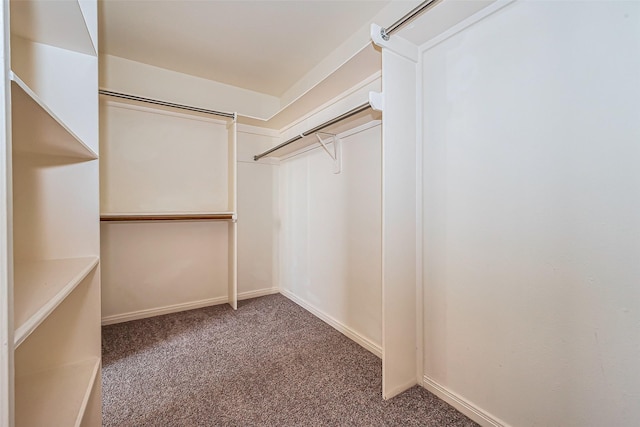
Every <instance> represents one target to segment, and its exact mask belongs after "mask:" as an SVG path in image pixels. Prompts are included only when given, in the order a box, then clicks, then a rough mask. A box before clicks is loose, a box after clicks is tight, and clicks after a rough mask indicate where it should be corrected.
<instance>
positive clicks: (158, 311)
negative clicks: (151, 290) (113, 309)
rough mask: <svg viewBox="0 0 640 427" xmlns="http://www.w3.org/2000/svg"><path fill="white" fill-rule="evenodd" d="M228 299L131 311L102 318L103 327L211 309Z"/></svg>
mask: <svg viewBox="0 0 640 427" xmlns="http://www.w3.org/2000/svg"><path fill="white" fill-rule="evenodd" d="M227 302H228V299H227V297H226V296H224V297H217V298H208V299H203V300H199V301H193V302H186V303H182V304H173V305H167V306H164V307H157V308H149V309H146V310H139V311H131V312H129V313H123V314H114V315H112V316H106V317H103V318H102V324H103V325H112V324H114V323H122V322H128V321H130V320H138V319H146V318H147V317H155V316H162V315H163V314H169V313H177V312H179V311H187V310H193V309H196V308H202V307H209V306H211V305H218V304H226V303H227Z"/></svg>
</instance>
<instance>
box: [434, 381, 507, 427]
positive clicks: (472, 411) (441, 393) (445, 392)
mask: <svg viewBox="0 0 640 427" xmlns="http://www.w3.org/2000/svg"><path fill="white" fill-rule="evenodd" d="M422 386H423V387H424V388H426V389H427V390H429V391H430V392H431V393H433V394H435V395H436V396H438V397H439V398H440V399H442V400H444V401H445V402H447V403H448V404H449V405H451V406H453V407H454V408H456V409H457V410H458V411H460V412H462V413H463V414H464V415H466V416H467V417H469V418H471V419H472V420H473V421H475V422H476V423H478V424H480V425H481V426H483V427H511V426H510V425H509V424H507V423H505V422H504V421H502V420H500V419H499V418H497V417H494V416H493V415H491V414H489V413H488V412H486V411H484V410H482V409H480V408H479V407H477V406H476V405H474V404H473V403H471V402H469V401H468V400H466V399H465V398H463V397H462V396H460V395H458V394H456V393H454V392H453V391H451V390H449V389H448V388H446V387H445V386H443V385H441V384H439V383H438V382H436V381H434V380H432V379H431V378H429V377H427V376H426V375H425V376H424V377H423V379H422Z"/></svg>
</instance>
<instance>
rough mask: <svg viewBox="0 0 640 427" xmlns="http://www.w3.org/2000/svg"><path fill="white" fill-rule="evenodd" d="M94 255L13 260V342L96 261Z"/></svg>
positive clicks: (18, 341) (19, 340)
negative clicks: (14, 328)
mask: <svg viewBox="0 0 640 427" xmlns="http://www.w3.org/2000/svg"><path fill="white" fill-rule="evenodd" d="M98 260H99V258H98V257H96V256H93V257H86V258H68V259H57V260H47V261H36V262H28V263H17V264H16V268H15V278H14V322H15V325H16V330H15V337H14V344H15V346H16V347H17V346H19V345H20V344H21V343H22V342H23V341H24V340H25V339H26V338H27V337H28V336H29V335H30V334H31V333H32V332H33V331H34V330H35V329H36V328H37V327H38V325H40V323H42V321H43V320H44V319H46V318H47V316H49V314H51V312H53V310H55V308H56V307H57V306H58V305H59V304H60V303H61V302H62V301H64V299H65V298H66V297H67V296H68V295H69V294H70V293H71V292H72V291H73V290H74V289H75V288H76V286H78V284H80V282H82V280H83V279H84V278H85V277H87V275H88V274H89V273H90V272H91V271H92V270H93V269H94V268H95V266H96V265H97V264H98Z"/></svg>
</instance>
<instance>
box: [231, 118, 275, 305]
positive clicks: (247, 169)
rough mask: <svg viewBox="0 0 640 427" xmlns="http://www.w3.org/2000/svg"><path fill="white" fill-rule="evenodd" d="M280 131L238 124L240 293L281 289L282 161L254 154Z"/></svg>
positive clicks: (244, 295) (269, 144)
mask: <svg viewBox="0 0 640 427" xmlns="http://www.w3.org/2000/svg"><path fill="white" fill-rule="evenodd" d="M277 134H278V133H277V132H274V131H269V130H266V129H259V128H253V127H251V126H243V125H239V126H238V295H239V297H240V298H249V297H255V296H259V295H264V294H268V293H275V292H277V291H278V264H277V262H278V250H279V249H278V227H279V222H278V221H279V213H278V168H279V167H278V164H277V162H274V161H270V160H268V159H265V160H261V161H259V162H254V160H253V156H254V155H256V154H258V153H261V152H263V151H265V150H267V149H268V148H271V147H273V146H274V145H276V144H277V143H278V138H277Z"/></svg>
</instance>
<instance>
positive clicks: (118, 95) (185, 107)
mask: <svg viewBox="0 0 640 427" xmlns="http://www.w3.org/2000/svg"><path fill="white" fill-rule="evenodd" d="M98 93H99V94H100V95H107V96H113V97H114V98H122V99H128V100H130V101H138V102H145V103H147V104H155V105H161V106H163V107H171V108H178V109H180V110H188V111H195V112H197V113H204V114H212V115H214V116H220V117H227V118H229V119H234V120H235V119H236V113H226V112H224V111H215V110H207V109H206V108H200V107H192V106H190V105H184V104H175V103H173V102H167V101H160V100H158V99H151V98H144V97H142V96H136V95H129V94H127V93H121V92H113V91H110V90H104V89H100V90H98Z"/></svg>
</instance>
